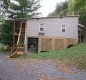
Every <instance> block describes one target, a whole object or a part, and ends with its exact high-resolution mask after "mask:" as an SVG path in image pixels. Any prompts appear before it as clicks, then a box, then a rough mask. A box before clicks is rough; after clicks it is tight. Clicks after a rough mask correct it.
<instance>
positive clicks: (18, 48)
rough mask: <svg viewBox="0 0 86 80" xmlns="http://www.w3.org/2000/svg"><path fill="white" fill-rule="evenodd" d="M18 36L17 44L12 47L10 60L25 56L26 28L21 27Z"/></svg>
mask: <svg viewBox="0 0 86 80" xmlns="http://www.w3.org/2000/svg"><path fill="white" fill-rule="evenodd" d="M17 36H18V38H17V43H16V44H15V45H13V46H12V47H11V54H10V58H16V57H17V56H20V55H23V54H24V50H25V46H24V40H25V26H22V25H21V26H20V29H19V34H18V35H17Z"/></svg>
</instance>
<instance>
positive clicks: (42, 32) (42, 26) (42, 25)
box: [39, 24, 45, 36]
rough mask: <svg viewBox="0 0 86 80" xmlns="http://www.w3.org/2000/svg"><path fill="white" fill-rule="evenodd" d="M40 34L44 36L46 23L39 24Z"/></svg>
mask: <svg viewBox="0 0 86 80" xmlns="http://www.w3.org/2000/svg"><path fill="white" fill-rule="evenodd" d="M39 35H40V36H44V35H45V33H44V24H40V25H39Z"/></svg>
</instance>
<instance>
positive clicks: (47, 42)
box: [41, 38, 52, 51]
mask: <svg viewBox="0 0 86 80" xmlns="http://www.w3.org/2000/svg"><path fill="white" fill-rule="evenodd" d="M50 50H52V38H41V51H50Z"/></svg>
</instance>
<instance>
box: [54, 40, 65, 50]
mask: <svg viewBox="0 0 86 80" xmlns="http://www.w3.org/2000/svg"><path fill="white" fill-rule="evenodd" d="M64 41H65V40H64V39H55V50H58V49H64Z"/></svg>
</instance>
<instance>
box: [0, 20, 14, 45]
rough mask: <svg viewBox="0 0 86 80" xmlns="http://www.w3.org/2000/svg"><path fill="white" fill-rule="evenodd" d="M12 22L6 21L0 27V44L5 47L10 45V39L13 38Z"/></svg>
mask: <svg viewBox="0 0 86 80" xmlns="http://www.w3.org/2000/svg"><path fill="white" fill-rule="evenodd" d="M12 34H13V22H12V21H11V20H10V21H9V20H6V21H5V22H4V23H3V24H2V25H1V35H0V43H3V44H5V45H7V46H10V45H11V44H12V41H13V40H12V37H13V35H12Z"/></svg>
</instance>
